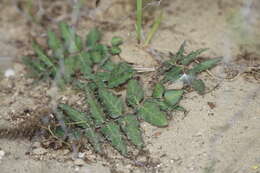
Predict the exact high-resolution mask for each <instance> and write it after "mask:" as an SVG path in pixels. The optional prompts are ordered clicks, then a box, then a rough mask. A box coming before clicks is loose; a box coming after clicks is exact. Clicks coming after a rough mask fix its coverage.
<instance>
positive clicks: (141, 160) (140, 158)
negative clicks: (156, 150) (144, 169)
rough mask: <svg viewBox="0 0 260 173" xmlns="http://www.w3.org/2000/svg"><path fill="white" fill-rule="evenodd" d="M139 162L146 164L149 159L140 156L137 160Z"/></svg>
mask: <svg viewBox="0 0 260 173" xmlns="http://www.w3.org/2000/svg"><path fill="white" fill-rule="evenodd" d="M137 161H138V162H142V163H144V162H146V161H147V158H146V156H139V157H138V158H137Z"/></svg>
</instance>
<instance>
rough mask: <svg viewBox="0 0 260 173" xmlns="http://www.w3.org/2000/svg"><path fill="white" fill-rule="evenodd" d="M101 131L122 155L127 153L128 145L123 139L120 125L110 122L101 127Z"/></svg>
mask: <svg viewBox="0 0 260 173" xmlns="http://www.w3.org/2000/svg"><path fill="white" fill-rule="evenodd" d="M101 132H102V133H103V134H104V136H105V137H106V138H107V139H108V140H109V141H110V142H111V144H112V146H113V147H114V148H115V149H117V150H118V151H119V152H120V153H121V154H122V155H124V156H126V155H127V147H126V144H125V141H124V140H123V137H122V133H121V131H120V128H119V126H118V125H117V124H116V123H114V122H109V123H107V124H106V126H105V127H103V128H101Z"/></svg>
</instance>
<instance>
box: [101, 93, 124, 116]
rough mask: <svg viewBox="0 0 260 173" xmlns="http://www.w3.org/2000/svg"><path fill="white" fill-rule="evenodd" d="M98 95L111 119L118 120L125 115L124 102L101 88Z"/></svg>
mask: <svg viewBox="0 0 260 173" xmlns="http://www.w3.org/2000/svg"><path fill="white" fill-rule="evenodd" d="M98 94H99V97H100V100H101V102H102V103H103V105H104V107H105V109H106V111H107V112H108V114H109V116H110V117H111V118H118V117H119V116H121V115H122V114H123V106H124V103H123V101H122V100H121V99H120V98H119V97H117V96H115V95H114V94H113V93H112V92H111V91H109V90H107V89H105V88H99V90H98Z"/></svg>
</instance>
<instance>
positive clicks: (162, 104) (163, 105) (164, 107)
mask: <svg viewBox="0 0 260 173" xmlns="http://www.w3.org/2000/svg"><path fill="white" fill-rule="evenodd" d="M149 102H153V103H155V104H157V105H158V106H159V108H160V110H162V111H169V110H171V109H172V106H170V105H169V104H167V103H166V102H164V101H161V100H160V99H149Z"/></svg>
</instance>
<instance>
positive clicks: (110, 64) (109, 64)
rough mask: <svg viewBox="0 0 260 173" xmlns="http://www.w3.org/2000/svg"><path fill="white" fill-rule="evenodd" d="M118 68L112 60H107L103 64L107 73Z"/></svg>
mask: <svg viewBox="0 0 260 173" xmlns="http://www.w3.org/2000/svg"><path fill="white" fill-rule="evenodd" d="M116 66H117V65H116V64H115V63H114V62H112V61H110V60H107V61H106V62H105V63H104V64H103V66H102V68H103V69H104V70H107V71H112V70H113V69H114V68H115V67H116Z"/></svg>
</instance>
